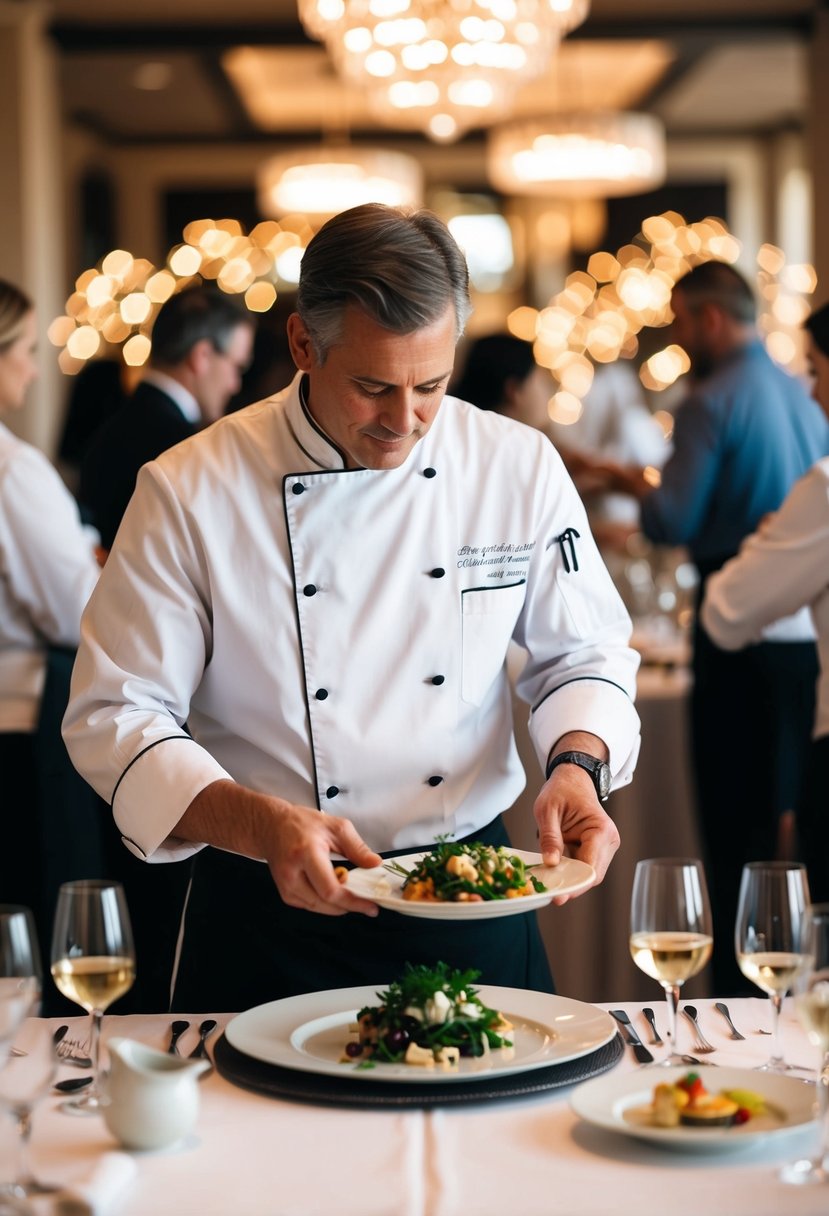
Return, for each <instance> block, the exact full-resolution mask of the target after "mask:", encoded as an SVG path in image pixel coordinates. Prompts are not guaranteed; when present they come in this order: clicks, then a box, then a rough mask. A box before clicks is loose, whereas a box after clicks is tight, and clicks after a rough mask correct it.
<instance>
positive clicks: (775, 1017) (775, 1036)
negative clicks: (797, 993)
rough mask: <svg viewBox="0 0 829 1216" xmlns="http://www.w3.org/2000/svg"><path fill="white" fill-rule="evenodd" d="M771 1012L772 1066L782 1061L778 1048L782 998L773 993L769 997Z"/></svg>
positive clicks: (770, 1059)
mask: <svg viewBox="0 0 829 1216" xmlns="http://www.w3.org/2000/svg"><path fill="white" fill-rule="evenodd" d="M770 1000H771V1007H772V1009H773V1011H774V1012H773V1013H772V1015H771V1034H772V1039H771V1055H770V1056H769V1064H770V1065H771V1066H772V1068H775V1067H779V1066H780V1065H781V1064H782V1063H783V1052H782V1051H781V1049H780V1010H781V1009H782V1007H783V998H782V996H779V995H777V994H775V995H774V996H772V997H770Z"/></svg>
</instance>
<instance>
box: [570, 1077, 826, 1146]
mask: <svg viewBox="0 0 829 1216" xmlns="http://www.w3.org/2000/svg"><path fill="white" fill-rule="evenodd" d="M688 1071H689V1069H688V1067H687V1066H683V1067H676V1068H640V1069H639V1070H638V1071H637V1072H626V1073H623V1074H622V1075H620V1076H609V1077H596V1078H595V1079H594V1080H592V1081H587V1082H585V1084H584V1085H580V1086H579V1087H578V1088H577V1089H576V1090H574V1092H573V1094H572V1095H571V1097H570V1105H571V1106H572V1108H573V1110H574V1111H575V1112H576V1114H577V1115H579V1116H580V1117H581V1118H582V1119H585V1120H586V1121H587V1122H588V1123H592V1124H594V1125H595V1126H596V1127H603V1128H606V1129H607V1130H608V1131H612V1132H620V1133H621V1134H622V1135H625V1136H634V1137H635V1138H636V1139H637V1140H648V1141H649V1142H650V1143H651V1144H660V1145H662V1146H663V1147H664V1148H670V1149H680V1150H683V1151H686V1152H703V1153H704V1152H722V1151H727V1150H729V1149H736V1148H743V1147H745V1146H746V1145H749V1144H754V1143H755V1142H756V1141H758V1140H763V1139H765V1138H766V1137H768V1136H779V1135H781V1134H785V1133H787V1132H792V1131H797V1130H798V1129H800V1128H802V1127H804V1126H805V1125H807V1124H809V1123H812V1122H813V1120H814V1117H815V1115H814V1103H815V1087H814V1085H809V1084H807V1083H805V1082H804V1081H802V1080H800V1081H798V1080H796V1079H795V1078H794V1077H789V1076H786V1075H785V1074H778V1073H770V1072H758V1071H755V1070H752V1069H749V1068H703V1069H701V1070H700V1074H701V1076H702V1077H703V1080H704V1083H705V1088H706V1089H708V1090H710V1091H712V1092H713V1093H719V1091H720V1090H723V1089H751V1090H754V1092H755V1093H758V1094H762V1095H763V1097H764V1098H765V1100H766V1102H767V1103H768V1105H769V1107H770V1110H769V1113H767V1114H765V1115H758V1116H756V1117H755V1118H752V1119H749V1121H748V1123H743V1124H740V1125H739V1126H737V1127H704V1128H697V1127H654V1126H653V1124H651V1123H649V1122H648V1119H647V1115H646V1114H645V1113H644V1108H646V1107H648V1106H649V1105H650V1103H651V1099H652V1097H653V1090H654V1087H655V1086H656V1085H657V1083H664V1084H666V1085H672V1084H675V1083H676V1082H677V1081H679V1080H680V1079H681V1078H682V1077H684V1076H687V1074H688Z"/></svg>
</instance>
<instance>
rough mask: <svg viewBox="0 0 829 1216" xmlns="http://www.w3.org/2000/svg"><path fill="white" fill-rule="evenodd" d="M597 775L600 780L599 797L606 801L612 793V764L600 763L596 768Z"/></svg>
mask: <svg viewBox="0 0 829 1216" xmlns="http://www.w3.org/2000/svg"><path fill="white" fill-rule="evenodd" d="M596 777H597V779H598V782H599V797H600V798H601V799H602V801H604V799H605V798H606V797H607V796H608V794H609V793H610V766H609V765H607V764H600V765H599V767H598V769H597V770H596Z"/></svg>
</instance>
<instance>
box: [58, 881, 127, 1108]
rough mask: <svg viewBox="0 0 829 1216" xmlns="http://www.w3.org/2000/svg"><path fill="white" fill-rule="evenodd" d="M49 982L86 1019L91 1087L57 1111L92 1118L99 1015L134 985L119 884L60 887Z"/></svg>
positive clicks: (96, 1101)
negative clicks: (79, 1008)
mask: <svg viewBox="0 0 829 1216" xmlns="http://www.w3.org/2000/svg"><path fill="white" fill-rule="evenodd" d="M52 977H53V979H54V981H55V984H56V986H57V988H58V989H59V990H60V991H61V992H62V993H63V995H64V996H66V997H68V998H69V1000H70V1001H75V1003H76V1004H78V1005H82V1006H83V1008H84V1009H86V1010H87V1011H88V1012H89V1014H90V1052H89V1054H90V1055H91V1057H92V1084H91V1085H90V1086H88V1088H87V1089H86V1090H85V1091H84V1093H83V1094H82V1095H81V1096H79V1097H77V1098H73V1099H71V1100H70V1101H68V1102H64V1103H63V1105H62V1106H61V1110H64V1111H66V1112H67V1113H69V1114H74V1115H91V1114H96V1113H98V1112H99V1111H100V1110H101V1108H102V1106H103V1105H104V1104H105V1099H103V1098H102V1096H101V1094H100V1092H99V1090H98V1077H99V1068H98V1064H99V1055H100V1047H101V1025H102V1023H103V1017H104V1012H105V1011H106V1010H107V1009H108V1008H109V1006H110V1005H111V1004H112V1003H113V1001H117V1000H118V998H119V997H120V996H123V995H124V993H125V992H128V991H129V989H130V988H131V987H132V985H133V982H134V980H135V948H134V946H133V941H132V928H131V926H130V918H129V913H128V911H127V901H126V899H125V897H124V889H123V887H122V886H121V884H120V883H118V882H108V881H106V880H103V879H101V880H99V879H89V880H82V881H80V882H65V883H64V884H63V885H62V886H61V888H60V890H59V892H58V902H57V907H56V908H55V927H54V931H53V933H52Z"/></svg>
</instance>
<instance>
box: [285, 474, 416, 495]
mask: <svg viewBox="0 0 829 1216" xmlns="http://www.w3.org/2000/svg"><path fill="white" fill-rule="evenodd" d="M437 475H438V471H437V469H432V468H429V469H424V470H423V476H424V477H429V478H432V477H437ZM291 493H292V494H304V493H305V486H304V485H303V484H302V482H301V481H295V482H294V484H293V485H292V486H291Z"/></svg>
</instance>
